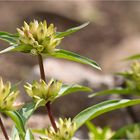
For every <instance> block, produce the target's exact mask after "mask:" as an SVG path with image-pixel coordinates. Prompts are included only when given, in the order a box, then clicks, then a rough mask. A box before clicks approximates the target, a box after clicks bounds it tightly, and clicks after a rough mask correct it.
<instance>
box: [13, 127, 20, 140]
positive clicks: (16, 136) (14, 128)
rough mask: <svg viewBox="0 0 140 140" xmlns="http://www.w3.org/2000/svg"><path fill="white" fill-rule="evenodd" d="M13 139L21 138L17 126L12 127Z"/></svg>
mask: <svg viewBox="0 0 140 140" xmlns="http://www.w3.org/2000/svg"><path fill="white" fill-rule="evenodd" d="M11 140H20V135H19V132H18V130H17V128H16V127H15V126H14V127H13V128H12V133H11Z"/></svg>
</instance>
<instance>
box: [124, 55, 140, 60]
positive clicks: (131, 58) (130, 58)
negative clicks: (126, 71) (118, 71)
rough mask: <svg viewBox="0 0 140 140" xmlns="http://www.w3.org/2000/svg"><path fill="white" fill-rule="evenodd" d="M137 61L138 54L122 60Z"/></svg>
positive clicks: (139, 57)
mask: <svg viewBox="0 0 140 140" xmlns="http://www.w3.org/2000/svg"><path fill="white" fill-rule="evenodd" d="M138 59H140V54H136V55H132V56H129V57H127V58H125V59H124V60H138Z"/></svg>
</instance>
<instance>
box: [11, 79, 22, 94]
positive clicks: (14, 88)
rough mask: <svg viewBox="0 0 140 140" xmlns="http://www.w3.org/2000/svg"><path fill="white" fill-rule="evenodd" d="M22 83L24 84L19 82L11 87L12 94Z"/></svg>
mask: <svg viewBox="0 0 140 140" xmlns="http://www.w3.org/2000/svg"><path fill="white" fill-rule="evenodd" d="M21 82H22V81H19V82H17V83H15V84H14V85H13V86H12V87H11V89H10V92H12V91H15V90H17V87H18V86H19V85H20V84H21Z"/></svg>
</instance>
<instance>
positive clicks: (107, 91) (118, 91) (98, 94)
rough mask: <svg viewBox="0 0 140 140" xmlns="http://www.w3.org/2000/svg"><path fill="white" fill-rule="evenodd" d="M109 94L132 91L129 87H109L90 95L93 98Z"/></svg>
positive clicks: (129, 92)
mask: <svg viewBox="0 0 140 140" xmlns="http://www.w3.org/2000/svg"><path fill="white" fill-rule="evenodd" d="M108 94H132V91H131V90H130V89H129V88H126V89H123V88H115V89H108V90H103V91H99V92H96V93H93V94H91V95H89V97H90V98H92V97H95V96H101V95H108Z"/></svg>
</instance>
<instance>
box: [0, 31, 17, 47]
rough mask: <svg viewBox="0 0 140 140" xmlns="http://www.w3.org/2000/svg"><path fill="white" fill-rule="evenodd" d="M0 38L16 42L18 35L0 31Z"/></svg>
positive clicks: (12, 42)
mask: <svg viewBox="0 0 140 140" xmlns="http://www.w3.org/2000/svg"><path fill="white" fill-rule="evenodd" d="M0 39H2V40H4V41H7V42H9V43H11V44H16V43H17V39H18V36H17V35H14V34H10V33H7V32H0Z"/></svg>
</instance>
